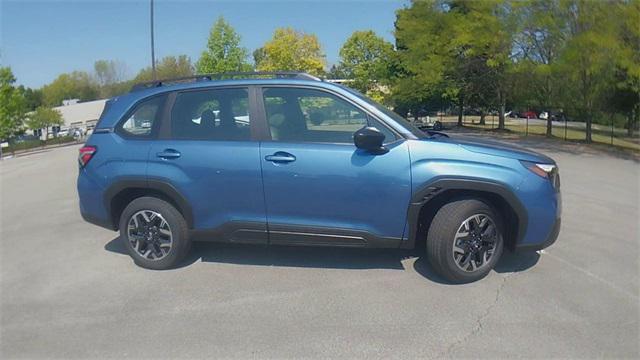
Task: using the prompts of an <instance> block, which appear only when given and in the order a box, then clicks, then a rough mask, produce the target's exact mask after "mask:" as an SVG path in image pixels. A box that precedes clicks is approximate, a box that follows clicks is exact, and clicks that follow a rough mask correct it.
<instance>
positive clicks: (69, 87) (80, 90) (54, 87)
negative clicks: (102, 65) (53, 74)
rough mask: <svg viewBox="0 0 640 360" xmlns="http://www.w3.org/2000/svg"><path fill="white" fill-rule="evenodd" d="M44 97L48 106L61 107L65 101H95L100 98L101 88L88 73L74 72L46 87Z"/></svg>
mask: <svg viewBox="0 0 640 360" xmlns="http://www.w3.org/2000/svg"><path fill="white" fill-rule="evenodd" d="M42 96H43V99H44V103H45V104H46V105H49V106H59V105H62V100H65V99H80V101H90V100H95V99H97V98H98V96H99V87H98V84H97V83H96V82H95V80H94V79H93V77H92V76H91V75H89V74H88V73H87V72H84V71H74V72H72V73H69V74H61V75H60V76H58V77H57V78H56V79H55V80H53V82H51V83H50V84H48V85H45V86H44V87H43V88H42Z"/></svg>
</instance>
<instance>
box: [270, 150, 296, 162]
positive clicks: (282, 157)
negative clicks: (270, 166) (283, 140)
mask: <svg viewBox="0 0 640 360" xmlns="http://www.w3.org/2000/svg"><path fill="white" fill-rule="evenodd" d="M264 159H265V160H267V161H271V162H274V163H288V162H292V161H296V157H295V156H293V155H291V154H289V153H288V152H284V151H278V152H276V153H275V154H273V155H267V156H265V157H264Z"/></svg>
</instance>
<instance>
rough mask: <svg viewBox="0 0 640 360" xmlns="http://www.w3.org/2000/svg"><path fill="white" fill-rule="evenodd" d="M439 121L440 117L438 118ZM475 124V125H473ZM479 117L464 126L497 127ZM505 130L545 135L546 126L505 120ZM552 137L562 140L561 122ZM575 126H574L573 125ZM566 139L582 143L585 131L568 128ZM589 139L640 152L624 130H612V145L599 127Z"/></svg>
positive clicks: (638, 142) (451, 121)
mask: <svg viewBox="0 0 640 360" xmlns="http://www.w3.org/2000/svg"><path fill="white" fill-rule="evenodd" d="M438 120H440V117H438ZM442 121H443V122H444V123H445V126H446V127H449V126H455V125H456V124H457V121H458V119H457V117H452V116H446V117H443V118H442ZM473 122H475V124H474V123H473ZM479 122H480V117H479V116H466V117H465V122H464V126H465V127H469V128H475V129H484V130H491V129H492V128H497V126H498V118H497V117H495V122H492V117H491V116H487V117H486V118H485V123H486V124H485V125H484V126H483V125H479ZM570 124H571V123H570ZM505 125H506V128H507V130H509V131H513V132H515V133H519V134H526V133H528V134H531V135H545V134H546V133H547V127H546V125H541V124H529V126H528V129H527V126H526V125H525V124H523V123H522V121H514V120H512V119H507V122H506V124H505ZM553 125H554V126H553V128H552V131H551V133H552V135H553V136H554V137H555V138H558V139H560V140H564V138H565V127H564V123H563V122H557V123H554V124H553ZM576 125H577V124H576ZM574 126H575V125H574ZM566 138H567V140H568V141H584V139H585V131H584V129H580V128H572V127H571V126H568V127H567V129H566ZM591 138H592V140H593V142H595V143H600V144H607V145H613V146H615V147H621V148H625V149H630V150H633V151H640V137H638V136H634V137H633V138H630V137H628V136H626V130H625V129H619V128H617V129H616V128H614V136H613V144H612V139H611V133H610V130H604V127H602V126H600V130H597V129H594V130H593V132H592V134H591Z"/></svg>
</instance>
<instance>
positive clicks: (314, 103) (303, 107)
mask: <svg viewBox="0 0 640 360" xmlns="http://www.w3.org/2000/svg"><path fill="white" fill-rule="evenodd" d="M261 100H262V102H263V108H264V110H265V113H264V115H263V117H264V118H265V120H266V122H267V127H268V133H269V134H270V138H271V140H270V141H263V142H261V145H260V158H261V161H262V173H263V183H264V193H265V201H266V208H267V223H268V227H269V240H270V242H271V243H274V244H297V243H307V244H316V245H343V246H376V247H396V246H399V244H400V241H401V239H402V237H403V232H404V227H405V223H406V214H407V206H408V204H409V199H410V193H411V184H410V180H411V179H410V178H411V177H410V167H409V163H410V161H409V152H408V147H407V144H406V141H405V140H404V139H403V138H401V137H400V136H398V135H397V134H395V133H394V132H393V131H392V130H390V129H389V128H387V127H385V126H384V125H383V124H381V123H379V122H377V121H376V120H375V119H373V118H372V117H371V116H370V115H368V114H367V113H366V112H365V111H364V110H362V109H361V108H359V107H357V106H355V105H354V104H353V103H351V102H349V101H348V100H346V98H344V97H342V96H340V95H338V94H335V93H330V92H328V91H325V90H319V89H312V88H302V87H264V88H262V97H261ZM364 126H376V127H377V128H378V129H379V130H381V131H382V132H383V133H384V134H385V138H386V147H387V148H388V150H389V151H388V152H386V153H385V154H379V155H375V154H371V153H368V152H366V151H363V150H361V149H358V148H356V146H355V145H354V143H353V133H354V132H355V131H357V130H358V129H360V128H362V127H364Z"/></svg>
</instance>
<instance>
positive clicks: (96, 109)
mask: <svg viewBox="0 0 640 360" xmlns="http://www.w3.org/2000/svg"><path fill="white" fill-rule="evenodd" d="M106 102H107V99H102V100H95V101H87V102H75V103H74V102H68V104H69V105H63V106H57V107H54V109H55V110H58V111H59V112H60V113H61V114H62V118H63V119H64V125H63V126H61V128H63V129H64V128H74V127H77V128H84V129H93V127H95V125H96V123H97V122H98V118H100V114H102V110H103V109H104V104H105V103H106Z"/></svg>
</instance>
